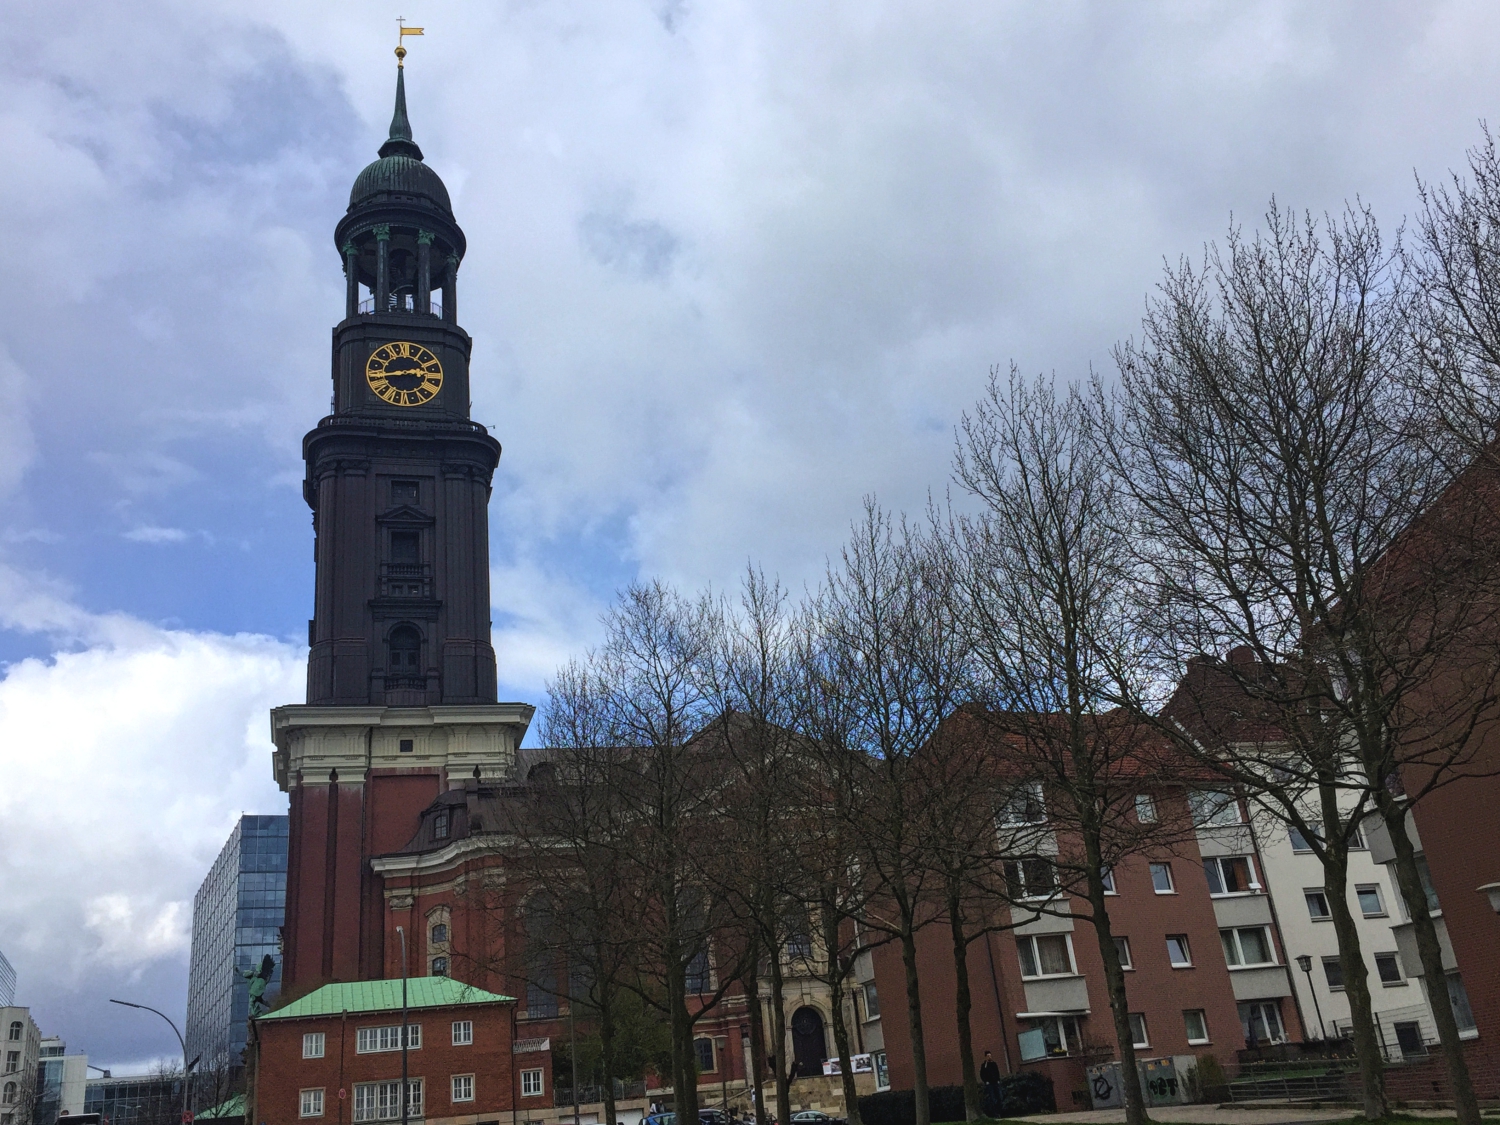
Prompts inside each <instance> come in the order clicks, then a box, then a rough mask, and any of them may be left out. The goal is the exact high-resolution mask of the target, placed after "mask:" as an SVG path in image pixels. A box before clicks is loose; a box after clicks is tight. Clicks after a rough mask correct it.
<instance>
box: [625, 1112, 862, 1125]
mask: <svg viewBox="0 0 1500 1125" xmlns="http://www.w3.org/2000/svg"><path fill="white" fill-rule="evenodd" d="M829 1120H830V1121H831V1120H832V1118H829ZM641 1125H677V1114H675V1113H672V1112H671V1111H670V1110H669V1111H667V1112H665V1113H651V1114H647V1115H646V1116H645V1117H644V1118H642V1120H641ZM698 1125H730V1121H729V1118H728V1117H726V1116H724V1111H723V1110H722V1109H700V1110H699V1111H698ZM840 1125H843V1123H842V1122H840Z"/></svg>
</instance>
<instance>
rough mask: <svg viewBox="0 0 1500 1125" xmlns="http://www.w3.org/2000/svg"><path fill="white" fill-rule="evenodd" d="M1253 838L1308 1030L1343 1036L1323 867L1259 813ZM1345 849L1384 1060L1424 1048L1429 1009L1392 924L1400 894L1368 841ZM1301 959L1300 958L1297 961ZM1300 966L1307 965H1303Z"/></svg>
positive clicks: (1345, 1019) (1343, 1008)
mask: <svg viewBox="0 0 1500 1125" xmlns="http://www.w3.org/2000/svg"><path fill="white" fill-rule="evenodd" d="M1255 828H1256V844H1257V845H1258V850H1259V854H1260V859H1261V862H1262V864H1263V866H1264V867H1265V872H1264V881H1265V883H1266V885H1267V887H1268V889H1269V891H1270V895H1271V902H1272V905H1273V906H1274V908H1275V911H1276V920H1277V922H1278V924H1279V926H1280V929H1281V936H1282V940H1283V942H1284V943H1285V945H1286V950H1287V961H1288V964H1289V965H1291V966H1293V967H1294V971H1293V973H1292V978H1293V981H1294V982H1295V988H1296V996H1297V1000H1298V1003H1299V1004H1300V1005H1301V1008H1302V1016H1303V1020H1304V1023H1305V1025H1306V1027H1307V1029H1308V1035H1309V1036H1313V1035H1318V1034H1319V1033H1320V1030H1321V1031H1322V1032H1323V1033H1324V1034H1325V1035H1326V1037H1329V1038H1334V1037H1342V1036H1345V1035H1347V1034H1349V1028H1350V1023H1349V1001H1348V998H1347V997H1346V995H1345V992H1344V982H1343V974H1342V973H1341V971H1340V968H1339V943H1338V936H1337V935H1336V934H1335V933H1334V928H1333V919H1332V917H1331V914H1330V912H1329V905H1328V895H1327V892H1326V891H1325V890H1324V887H1323V881H1324V880H1323V865H1322V863H1320V862H1319V860H1318V857H1317V856H1316V855H1314V854H1313V851H1312V849H1311V848H1310V847H1309V846H1308V845H1307V843H1306V841H1305V840H1303V839H1302V837H1301V836H1300V835H1299V834H1298V833H1297V832H1296V831H1295V830H1291V829H1288V827H1287V826H1286V825H1285V824H1282V823H1280V822H1279V821H1277V820H1275V819H1274V818H1272V817H1270V816H1268V815H1266V814H1264V813H1261V814H1259V815H1258V816H1257V818H1256V825H1255ZM1358 845H1359V846H1358V847H1356V848H1351V849H1350V852H1349V907H1350V910H1351V911H1352V912H1353V914H1354V921H1355V925H1356V926H1357V927H1358V929H1359V944H1360V949H1361V951H1362V952H1363V953H1364V961H1365V967H1366V970H1367V973H1368V976H1367V978H1366V979H1367V981H1368V983H1369V988H1370V1000H1371V1007H1372V1008H1373V1010H1374V1014H1375V1027H1376V1034H1377V1035H1378V1036H1379V1038H1380V1040H1381V1043H1382V1046H1383V1048H1384V1050H1385V1054H1386V1057H1387V1058H1391V1059H1398V1058H1402V1057H1407V1058H1409V1057H1412V1056H1414V1055H1420V1054H1424V1053H1426V1051H1427V1044H1430V1043H1432V1042H1434V1041H1436V1039H1437V1027H1436V1025H1435V1024H1434V1023H1433V1019H1432V1010H1431V1009H1430V1008H1429V1007H1428V1005H1427V997H1426V993H1425V992H1424V990H1423V989H1422V988H1421V987H1420V983H1419V982H1418V981H1416V980H1413V979H1411V978H1410V977H1409V976H1408V974H1407V966H1406V963H1405V961H1404V960H1403V958H1402V957H1401V952H1400V950H1399V948H1398V946H1397V942H1396V938H1395V935H1394V934H1393V933H1392V930H1391V926H1392V924H1393V923H1398V922H1399V921H1400V919H1401V903H1400V892H1399V891H1397V889H1396V888H1395V886H1394V884H1393V883H1392V882H1391V878H1390V875H1389V873H1388V872H1387V870H1386V868H1385V867H1384V866H1382V865H1381V864H1378V863H1376V862H1375V860H1374V859H1373V858H1372V857H1371V854H1370V851H1369V848H1368V847H1367V846H1366V842H1365V841H1364V840H1363V839H1361V840H1359V841H1358ZM1301 958H1306V960H1299V959H1301ZM1304 966H1306V968H1305V969H1304Z"/></svg>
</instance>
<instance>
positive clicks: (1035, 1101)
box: [859, 1070, 1057, 1125]
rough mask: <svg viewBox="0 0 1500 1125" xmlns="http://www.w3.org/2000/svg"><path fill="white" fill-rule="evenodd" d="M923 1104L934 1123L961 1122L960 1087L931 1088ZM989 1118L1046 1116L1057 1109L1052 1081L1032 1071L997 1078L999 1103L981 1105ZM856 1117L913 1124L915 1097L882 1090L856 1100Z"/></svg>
mask: <svg viewBox="0 0 1500 1125" xmlns="http://www.w3.org/2000/svg"><path fill="white" fill-rule="evenodd" d="M927 1105H928V1108H929V1109H930V1110H931V1111H932V1120H933V1122H934V1123H936V1122H940V1121H962V1120H963V1119H964V1088H963V1087H962V1086H933V1087H931V1088H930V1089H929V1090H928V1091H927ZM984 1108H985V1112H986V1113H988V1114H989V1116H991V1117H1022V1116H1025V1115H1026V1114H1030V1113H1050V1112H1051V1111H1053V1110H1055V1109H1056V1108H1057V1099H1056V1097H1055V1096H1054V1095H1053V1091H1052V1079H1050V1078H1048V1077H1047V1076H1046V1075H1044V1074H1037V1073H1036V1072H1035V1071H1030V1070H1023V1071H1020V1072H1019V1073H1017V1074H1007V1075H1006V1076H1005V1077H1004V1078H1002V1079H1000V1104H999V1105H998V1106H988V1105H987V1106H985V1107H984ZM859 1117H860V1120H861V1121H863V1122H864V1125H916V1121H917V1095H916V1091H914V1090H882V1091H881V1092H880V1093H878V1094H866V1095H865V1096H864V1097H862V1098H860V1099H859Z"/></svg>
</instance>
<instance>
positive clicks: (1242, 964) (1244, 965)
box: [1219, 926, 1281, 972]
mask: <svg viewBox="0 0 1500 1125" xmlns="http://www.w3.org/2000/svg"><path fill="white" fill-rule="evenodd" d="M1246 930H1254V931H1256V932H1258V933H1259V934H1260V936H1261V939H1262V940H1263V941H1264V942H1265V943H1266V952H1267V953H1268V954H1270V956H1271V960H1269V961H1246V960H1245V948H1244V946H1243V945H1241V944H1240V934H1241V933H1243V932H1244V931H1246ZM1226 935H1227V936H1226ZM1219 943H1220V944H1221V945H1223V946H1224V960H1225V962H1226V963H1227V964H1228V965H1229V969H1230V971H1231V972H1233V971H1234V970H1235V969H1264V968H1268V967H1270V966H1273V965H1279V964H1281V962H1280V961H1278V960H1276V942H1275V941H1274V940H1272V938H1271V927H1270V926H1233V927H1227V928H1225V929H1222V930H1220V931H1219ZM1231 947H1232V948H1233V950H1234V956H1235V958H1236V959H1235V960H1230V949H1231Z"/></svg>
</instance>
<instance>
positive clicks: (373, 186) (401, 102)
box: [349, 69, 453, 216]
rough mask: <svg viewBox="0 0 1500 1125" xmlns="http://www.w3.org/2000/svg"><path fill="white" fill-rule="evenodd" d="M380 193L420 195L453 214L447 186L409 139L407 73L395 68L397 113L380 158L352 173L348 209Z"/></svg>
mask: <svg viewBox="0 0 1500 1125" xmlns="http://www.w3.org/2000/svg"><path fill="white" fill-rule="evenodd" d="M381 195H406V196H413V195H416V196H423V197H425V198H426V199H428V200H430V201H431V202H432V203H433V204H435V205H436V206H437V208H438V210H440V211H441V212H442V213H443V214H445V215H448V216H452V214H453V205H452V203H450V202H449V200H448V189H447V188H446V187H445V186H443V181H442V179H441V178H440V177H439V176H438V174H437V173H436V172H434V171H433V170H432V169H431V168H429V167H427V165H426V164H423V163H422V150H421V149H420V148H418V147H417V143H416V142H415V141H413V140H412V139H411V124H410V122H408V121H407V119H406V73H405V71H404V70H400V69H398V70H397V71H396V113H395V115H394V116H393V117H392V118H391V134H390V137H389V138H387V140H386V142H385V144H383V145H381V146H380V159H379V160H377V161H375V163H373V164H370V165H368V166H367V167H366V168H365V170H364V171H362V172H361V173H360V174H359V175H358V176H356V177H355V179H354V187H353V189H352V190H351V191H350V192H349V209H350V210H351V211H352V210H354V208H356V207H358V206H359V205H360V204H361V203H364V202H366V201H367V200H372V199H375V198H376V197H377V196H381Z"/></svg>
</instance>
